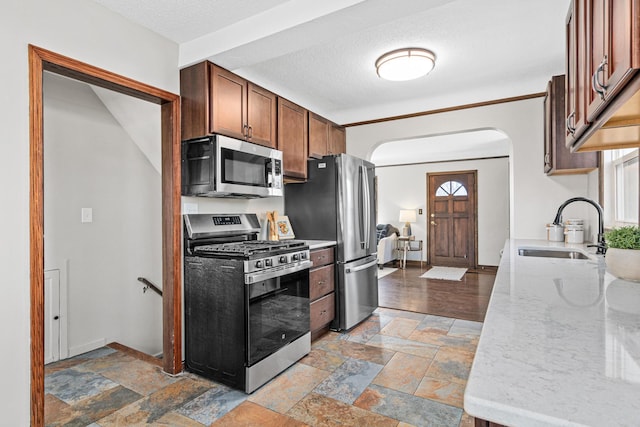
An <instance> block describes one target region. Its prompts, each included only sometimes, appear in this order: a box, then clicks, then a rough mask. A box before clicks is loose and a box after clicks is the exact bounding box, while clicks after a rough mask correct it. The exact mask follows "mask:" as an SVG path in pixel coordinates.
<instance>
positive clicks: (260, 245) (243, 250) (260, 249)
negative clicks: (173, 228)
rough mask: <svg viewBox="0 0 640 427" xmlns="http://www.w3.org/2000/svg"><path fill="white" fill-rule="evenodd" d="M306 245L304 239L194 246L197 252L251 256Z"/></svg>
mask: <svg viewBox="0 0 640 427" xmlns="http://www.w3.org/2000/svg"><path fill="white" fill-rule="evenodd" d="M301 246H304V242H303V241H287V242H284V241H270V240H250V241H244V242H231V243H218V244H210V245H202V246H197V247H195V248H194V253H196V254H228V255H239V256H240V255H241V256H246V257H248V256H251V255H256V254H268V253H270V252H275V251H282V250H288V249H295V248H297V247H301Z"/></svg>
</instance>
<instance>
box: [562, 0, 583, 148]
mask: <svg viewBox="0 0 640 427" xmlns="http://www.w3.org/2000/svg"><path fill="white" fill-rule="evenodd" d="M585 2H586V0H574V2H573V3H572V5H571V9H570V10H569V15H568V16H567V27H566V29H567V38H566V40H567V61H566V65H567V68H566V115H565V127H566V132H565V135H566V144H567V146H568V147H569V146H571V144H572V143H573V142H574V141H575V140H576V139H577V138H578V137H579V136H580V135H582V133H584V131H585V130H586V129H587V125H588V122H587V120H586V101H585V92H586V90H587V89H586V87H585V67H586V63H585V60H586V58H585V46H586V43H585V19H586V18H585Z"/></svg>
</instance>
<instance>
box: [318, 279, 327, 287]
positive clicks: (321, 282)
mask: <svg viewBox="0 0 640 427" xmlns="http://www.w3.org/2000/svg"><path fill="white" fill-rule="evenodd" d="M325 283H327V282H325V281H324V280H320V281H319V282H318V286H322V285H324V284H325Z"/></svg>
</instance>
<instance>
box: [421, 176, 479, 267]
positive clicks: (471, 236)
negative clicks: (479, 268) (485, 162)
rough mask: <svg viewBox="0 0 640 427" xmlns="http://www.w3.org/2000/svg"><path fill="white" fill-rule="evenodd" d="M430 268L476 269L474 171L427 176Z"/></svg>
mask: <svg viewBox="0 0 640 427" xmlns="http://www.w3.org/2000/svg"><path fill="white" fill-rule="evenodd" d="M427 191H428V193H427V200H428V206H429V212H428V230H429V231H428V236H427V237H428V241H429V253H428V259H429V262H430V264H431V265H438V266H449V267H467V268H475V267H476V247H477V244H476V236H477V230H476V224H477V209H476V200H477V197H476V171H462V172H442V173H429V174H427Z"/></svg>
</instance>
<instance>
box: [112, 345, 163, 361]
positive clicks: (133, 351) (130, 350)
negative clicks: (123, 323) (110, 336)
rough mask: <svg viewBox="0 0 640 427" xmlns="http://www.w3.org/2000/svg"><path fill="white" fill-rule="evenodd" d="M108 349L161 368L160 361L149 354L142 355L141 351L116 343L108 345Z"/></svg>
mask: <svg viewBox="0 0 640 427" xmlns="http://www.w3.org/2000/svg"><path fill="white" fill-rule="evenodd" d="M108 347H111V348H112V349H114V350H118V351H120V352H122V353H124V354H126V355H128V356H131V357H135V358H136V359H139V360H143V361H145V362H147V363H151V364H153V365H156V366H160V367H162V359H158V358H157V357H154V356H151V355H150V354H147V353H143V352H142V351H139V350H136V349H135V348H131V347H127V346H126V345H124V344H120V343H118V342H112V343H109V345H108Z"/></svg>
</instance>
